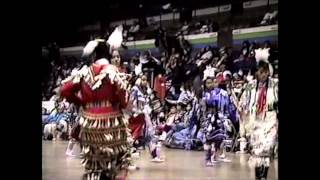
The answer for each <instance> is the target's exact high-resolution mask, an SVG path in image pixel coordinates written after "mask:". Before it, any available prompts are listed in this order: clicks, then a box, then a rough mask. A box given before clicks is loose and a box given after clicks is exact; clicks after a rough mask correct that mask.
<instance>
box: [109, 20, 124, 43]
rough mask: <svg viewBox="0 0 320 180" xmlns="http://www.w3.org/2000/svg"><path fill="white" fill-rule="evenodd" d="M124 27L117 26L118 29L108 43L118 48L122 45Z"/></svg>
mask: <svg viewBox="0 0 320 180" xmlns="http://www.w3.org/2000/svg"><path fill="white" fill-rule="evenodd" d="M122 31H123V27H122V25H120V26H118V27H116V29H115V30H114V31H113V32H112V34H111V35H110V36H109V39H108V41H107V42H108V44H109V45H110V47H111V48H112V49H118V48H120V47H121V44H122V41H123V37H122Z"/></svg>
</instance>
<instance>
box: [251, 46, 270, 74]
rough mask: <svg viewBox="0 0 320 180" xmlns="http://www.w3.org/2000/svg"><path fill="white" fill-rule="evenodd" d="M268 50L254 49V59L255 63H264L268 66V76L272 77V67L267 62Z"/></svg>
mask: <svg viewBox="0 0 320 180" xmlns="http://www.w3.org/2000/svg"><path fill="white" fill-rule="evenodd" d="M269 50H270V48H264V49H261V48H259V49H256V50H255V53H256V56H255V57H256V61H257V63H258V62H259V61H264V62H266V63H268V64H269V72H270V75H271V76H272V75H273V67H272V65H271V64H270V63H269V60H268V59H269V56H270V53H269Z"/></svg>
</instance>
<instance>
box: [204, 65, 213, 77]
mask: <svg viewBox="0 0 320 180" xmlns="http://www.w3.org/2000/svg"><path fill="white" fill-rule="evenodd" d="M215 70H216V68H214V67H211V66H207V67H206V69H205V70H204V72H203V80H206V79H207V78H208V77H215Z"/></svg>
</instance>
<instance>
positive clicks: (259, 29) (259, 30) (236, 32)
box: [232, 25, 278, 35]
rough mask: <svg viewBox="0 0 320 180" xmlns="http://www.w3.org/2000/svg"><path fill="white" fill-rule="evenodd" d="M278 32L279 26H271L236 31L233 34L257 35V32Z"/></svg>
mask: <svg viewBox="0 0 320 180" xmlns="http://www.w3.org/2000/svg"><path fill="white" fill-rule="evenodd" d="M276 30H278V25H271V26H261V27H254V28H245V29H235V30H233V31H232V34H234V35H237V34H247V33H255V32H266V31H276Z"/></svg>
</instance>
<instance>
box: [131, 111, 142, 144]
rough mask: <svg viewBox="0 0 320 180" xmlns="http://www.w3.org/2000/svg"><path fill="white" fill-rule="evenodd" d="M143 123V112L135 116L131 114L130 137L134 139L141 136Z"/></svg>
mask: <svg viewBox="0 0 320 180" xmlns="http://www.w3.org/2000/svg"><path fill="white" fill-rule="evenodd" d="M145 123H146V122H145V120H144V115H143V114H140V115H138V116H137V117H133V116H131V118H130V119H129V128H130V129H131V134H132V138H133V139H134V140H137V139H139V138H140V137H142V136H143V130H144V126H145Z"/></svg>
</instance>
